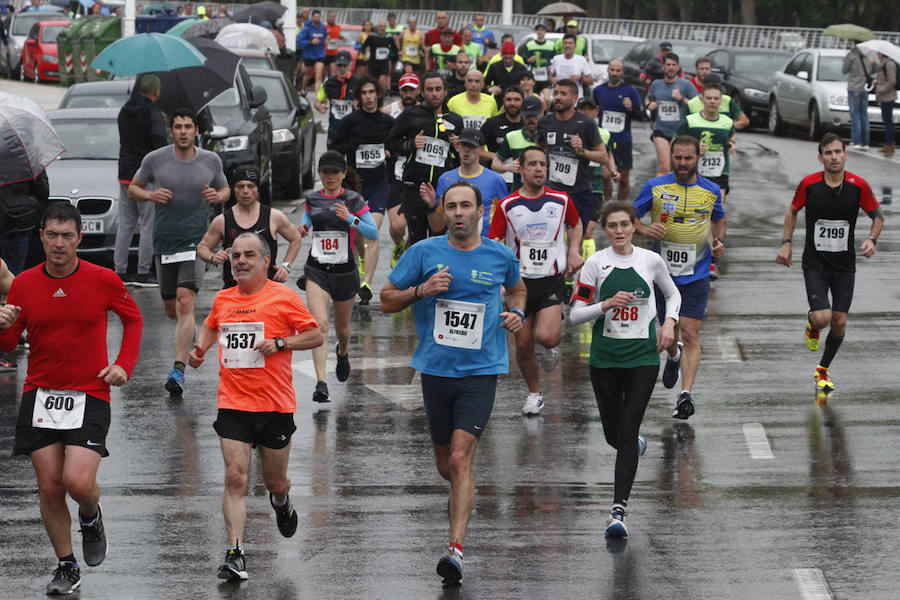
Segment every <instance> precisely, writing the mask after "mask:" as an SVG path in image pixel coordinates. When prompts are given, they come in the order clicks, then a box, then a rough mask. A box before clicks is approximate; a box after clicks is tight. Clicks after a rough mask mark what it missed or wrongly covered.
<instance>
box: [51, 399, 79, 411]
mask: <svg viewBox="0 0 900 600" xmlns="http://www.w3.org/2000/svg"><path fill="white" fill-rule="evenodd" d="M44 408H46V409H47V410H72V409H73V408H75V398H73V397H72V396H47V399H46V400H45V401H44Z"/></svg>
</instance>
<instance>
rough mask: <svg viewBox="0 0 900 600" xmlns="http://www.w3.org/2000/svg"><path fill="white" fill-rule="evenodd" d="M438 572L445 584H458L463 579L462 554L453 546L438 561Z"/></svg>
mask: <svg viewBox="0 0 900 600" xmlns="http://www.w3.org/2000/svg"><path fill="white" fill-rule="evenodd" d="M437 574H438V575H440V576H441V577H442V579H443V581H442V582H441V583H443V584H444V585H458V584H459V582H461V581H462V554H460V553H459V551H458V550H456V549H454V548H451V549H450V551H449V552H448V553H447V554H446V555H445V556H443V557H441V560H439V561H438V564H437Z"/></svg>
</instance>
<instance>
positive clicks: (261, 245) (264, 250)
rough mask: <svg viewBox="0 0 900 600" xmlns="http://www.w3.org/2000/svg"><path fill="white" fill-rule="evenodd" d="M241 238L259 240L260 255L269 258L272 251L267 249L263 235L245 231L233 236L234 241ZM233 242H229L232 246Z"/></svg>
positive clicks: (267, 245)
mask: <svg viewBox="0 0 900 600" xmlns="http://www.w3.org/2000/svg"><path fill="white" fill-rule="evenodd" d="M241 239H245V240H246V239H255V240H256V241H257V242H259V254H260V256H262V257H263V258H268V259H270V260H271V258H272V253H271V252H270V251H269V244H268V242H266V240H264V239H263V237H262V236H261V235H259V234H258V233H254V232H252V231H245V232H243V233H241V234H238V236H237V237H236V238H234V242H236V241H238V240H241ZM234 242H231V245H232V246H233V245H234Z"/></svg>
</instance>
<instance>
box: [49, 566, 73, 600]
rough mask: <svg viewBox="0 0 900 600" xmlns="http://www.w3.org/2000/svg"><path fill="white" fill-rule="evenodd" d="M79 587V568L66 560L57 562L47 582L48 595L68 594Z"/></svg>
mask: <svg viewBox="0 0 900 600" xmlns="http://www.w3.org/2000/svg"><path fill="white" fill-rule="evenodd" d="M79 587H81V570H80V569H79V568H78V565H75V564H73V563H70V562H68V561H65V562H61V563H59V566H58V567H56V570H55V571H53V579H51V580H50V583H48V584H47V595H48V596H68V595H69V594H71V593H72V592H74V591H75V590H77V589H78V588H79Z"/></svg>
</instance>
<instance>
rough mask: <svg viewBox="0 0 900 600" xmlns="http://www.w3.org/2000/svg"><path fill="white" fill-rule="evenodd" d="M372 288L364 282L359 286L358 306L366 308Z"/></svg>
mask: <svg viewBox="0 0 900 600" xmlns="http://www.w3.org/2000/svg"><path fill="white" fill-rule="evenodd" d="M372 296H373V294H372V286H371V285H369V284H368V283H366V282H365V281H363V282H362V284H361V285H360V286H359V305H360V306H368V305H369V300H371V299H372Z"/></svg>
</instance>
